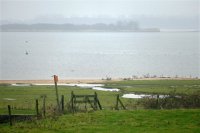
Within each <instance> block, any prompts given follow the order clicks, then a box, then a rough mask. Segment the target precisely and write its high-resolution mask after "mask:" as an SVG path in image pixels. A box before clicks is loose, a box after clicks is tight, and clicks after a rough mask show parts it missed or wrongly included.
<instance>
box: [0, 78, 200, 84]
mask: <svg viewBox="0 0 200 133" xmlns="http://www.w3.org/2000/svg"><path fill="white" fill-rule="evenodd" d="M129 80H136V81H137V80H200V79H197V78H138V79H129ZM107 81H126V80H125V79H122V78H117V79H112V80H102V79H62V80H59V81H58V83H103V82H107ZM6 83H7V84H14V83H29V84H31V83H54V81H53V80H42V79H41V80H0V84H6Z"/></svg>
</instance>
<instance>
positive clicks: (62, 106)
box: [61, 95, 64, 112]
mask: <svg viewBox="0 0 200 133" xmlns="http://www.w3.org/2000/svg"><path fill="white" fill-rule="evenodd" d="M61 109H62V112H64V95H62V97H61Z"/></svg>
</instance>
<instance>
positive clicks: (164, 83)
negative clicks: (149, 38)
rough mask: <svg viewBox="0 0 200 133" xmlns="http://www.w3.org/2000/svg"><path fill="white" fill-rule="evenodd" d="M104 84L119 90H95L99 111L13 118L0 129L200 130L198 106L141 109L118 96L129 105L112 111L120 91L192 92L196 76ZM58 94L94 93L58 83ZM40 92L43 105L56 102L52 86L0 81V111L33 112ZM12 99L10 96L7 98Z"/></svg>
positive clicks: (197, 86) (198, 85)
mask: <svg viewBox="0 0 200 133" xmlns="http://www.w3.org/2000/svg"><path fill="white" fill-rule="evenodd" d="M104 84H105V87H108V88H119V89H120V90H121V91H120V92H104V91H96V92H97V94H98V97H99V100H100V103H101V105H102V106H103V110H102V111H96V112H93V111H92V112H90V113H88V112H87V113H76V114H75V115H72V114H69V113H67V112H66V113H65V115H62V116H60V117H56V118H52V116H51V117H47V118H46V119H41V120H32V121H29V122H16V123H15V124H14V126H13V127H9V125H8V124H7V123H6V124H0V129H1V130H0V132H2V133H4V132H5V133H6V132H63V133H64V132H91V133H92V132H172V131H173V132H180V133H182V132H200V109H179V110H144V109H143V108H142V107H138V106H137V105H135V104H134V103H136V102H137V99H125V98H120V99H121V100H122V102H123V103H124V104H125V106H126V105H129V104H132V105H133V107H132V108H129V110H127V111H122V110H120V111H114V107H115V104H116V95H117V94H120V96H122V94H124V93H133V92H134V93H148V94H169V93H171V92H174V93H175V94H187V95H190V94H193V93H199V92H200V80H134V81H118V82H114V81H105V82H104ZM58 91H59V96H61V95H64V97H65V105H66V104H67V102H69V101H70V96H71V91H74V93H75V94H94V92H95V90H92V89H83V88H78V87H67V86H59V87H58ZM42 95H46V96H47V98H46V102H47V103H46V104H47V108H48V107H51V106H55V105H56V95H55V88H54V86H26V87H19V86H18V87H16V86H10V85H3V84H2V85H0V114H8V111H7V105H11V107H12V114H35V99H39V109H40V111H41V108H42V98H41V96H42ZM8 99H12V100H8Z"/></svg>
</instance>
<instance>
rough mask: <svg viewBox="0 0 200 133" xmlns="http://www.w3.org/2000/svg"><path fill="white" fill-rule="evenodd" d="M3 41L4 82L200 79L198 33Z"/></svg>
mask: <svg viewBox="0 0 200 133" xmlns="http://www.w3.org/2000/svg"><path fill="white" fill-rule="evenodd" d="M0 37H1V38H0V40H1V41H0V44H1V49H0V50H1V58H0V67H1V68H0V79H51V76H52V75H53V74H57V75H59V77H60V78H64V79H67V78H103V77H106V76H109V77H115V78H118V77H131V76H132V75H137V76H141V75H144V74H147V73H149V74H150V75H157V76H160V75H164V76H175V75H179V76H187V77H189V76H193V77H196V76H199V77H200V65H199V63H200V49H199V45H200V44H199V38H200V35H199V32H155V33H153V32H151V33H123V32H121V33H112V32H109V33H106V32H0ZM26 51H27V52H28V55H26Z"/></svg>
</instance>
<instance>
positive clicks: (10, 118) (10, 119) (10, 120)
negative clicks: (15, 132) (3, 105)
mask: <svg viewBox="0 0 200 133" xmlns="http://www.w3.org/2000/svg"><path fill="white" fill-rule="evenodd" d="M8 114H9V122H10V126H12V115H11V109H10V105H8Z"/></svg>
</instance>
